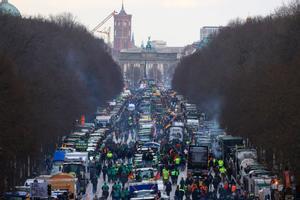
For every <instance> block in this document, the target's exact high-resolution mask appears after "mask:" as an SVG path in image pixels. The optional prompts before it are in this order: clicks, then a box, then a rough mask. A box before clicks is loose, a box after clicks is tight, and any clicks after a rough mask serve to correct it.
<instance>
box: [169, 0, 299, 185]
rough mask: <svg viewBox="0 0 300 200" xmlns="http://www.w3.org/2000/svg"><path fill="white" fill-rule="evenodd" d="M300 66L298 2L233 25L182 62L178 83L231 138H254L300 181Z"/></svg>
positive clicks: (266, 154) (278, 167)
mask: <svg viewBox="0 0 300 200" xmlns="http://www.w3.org/2000/svg"><path fill="white" fill-rule="evenodd" d="M299 67H300V3H299V1H294V2H293V3H291V4H290V5H288V6H283V7H281V8H279V9H278V10H277V11H276V12H274V13H273V14H271V15H269V16H266V17H252V18H248V19H247V20H245V21H243V20H240V19H237V20H234V21H232V22H230V23H229V24H228V26H226V27H224V28H223V29H222V30H221V31H220V33H219V34H217V35H213V36H212V38H211V40H210V42H209V43H208V45H207V46H205V47H204V48H202V49H200V50H198V51H197V52H196V53H194V54H192V55H190V56H188V57H185V58H184V59H182V60H181V62H180V63H179V65H178V67H177V69H176V72H175V75H174V77H173V82H172V84H173V87H174V89H175V90H177V91H178V92H180V93H182V94H183V95H186V96H187V97H188V98H190V99H191V100H192V101H193V102H194V103H196V104H198V106H199V107H200V108H201V109H202V110H203V111H205V112H207V113H209V116H210V117H211V118H216V119H217V120H219V122H220V125H221V126H222V127H223V128H225V129H226V130H227V132H228V133H230V134H233V135H241V136H244V137H245V138H249V140H250V141H251V142H252V143H253V144H255V146H256V147H257V148H258V149H259V150H262V151H263V152H264V154H263V155H264V158H267V160H266V162H267V164H269V165H270V166H271V167H273V168H274V170H278V171H280V170H282V169H284V168H285V167H289V168H290V169H293V170H294V172H298V174H297V175H298V176H297V177H298V179H299V178H300V173H299V168H300V157H299V155H300V134H299V130H300V68H299ZM273 156H275V157H274V158H275V159H273ZM273 164H275V165H273Z"/></svg>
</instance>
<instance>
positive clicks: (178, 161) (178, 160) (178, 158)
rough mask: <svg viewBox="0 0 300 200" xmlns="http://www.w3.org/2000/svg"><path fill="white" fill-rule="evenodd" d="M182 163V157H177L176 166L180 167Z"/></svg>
mask: <svg viewBox="0 0 300 200" xmlns="http://www.w3.org/2000/svg"><path fill="white" fill-rule="evenodd" d="M180 161H181V159H180V157H179V156H177V157H176V158H175V165H176V166H177V167H178V166H179V165H180Z"/></svg>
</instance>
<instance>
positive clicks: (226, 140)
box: [219, 135, 244, 160]
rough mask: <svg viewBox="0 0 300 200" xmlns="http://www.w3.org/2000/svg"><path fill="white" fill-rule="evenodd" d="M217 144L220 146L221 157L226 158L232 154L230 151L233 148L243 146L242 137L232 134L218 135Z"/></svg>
mask: <svg viewBox="0 0 300 200" xmlns="http://www.w3.org/2000/svg"><path fill="white" fill-rule="evenodd" d="M219 146H220V148H221V152H222V157H223V158H224V159H225V160H226V159H228V158H229V156H233V155H232V153H233V150H234V149H235V148H237V147H241V146H244V139H243V138H242V137H235V136H232V135H223V136H221V137H219Z"/></svg>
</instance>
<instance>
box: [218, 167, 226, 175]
mask: <svg viewBox="0 0 300 200" xmlns="http://www.w3.org/2000/svg"><path fill="white" fill-rule="evenodd" d="M219 171H220V173H221V174H225V173H226V171H227V170H226V169H225V167H221V168H220V169H219Z"/></svg>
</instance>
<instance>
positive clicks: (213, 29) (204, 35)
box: [200, 26, 223, 41]
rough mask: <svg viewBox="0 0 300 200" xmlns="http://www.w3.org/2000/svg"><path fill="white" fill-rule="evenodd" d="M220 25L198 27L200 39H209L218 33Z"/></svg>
mask: <svg viewBox="0 0 300 200" xmlns="http://www.w3.org/2000/svg"><path fill="white" fill-rule="evenodd" d="M222 28H223V27H222V26H204V27H202V28H201V29H200V41H204V40H209V38H210V37H211V36H212V35H214V34H218V33H219V31H220V30H221V29H222Z"/></svg>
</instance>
